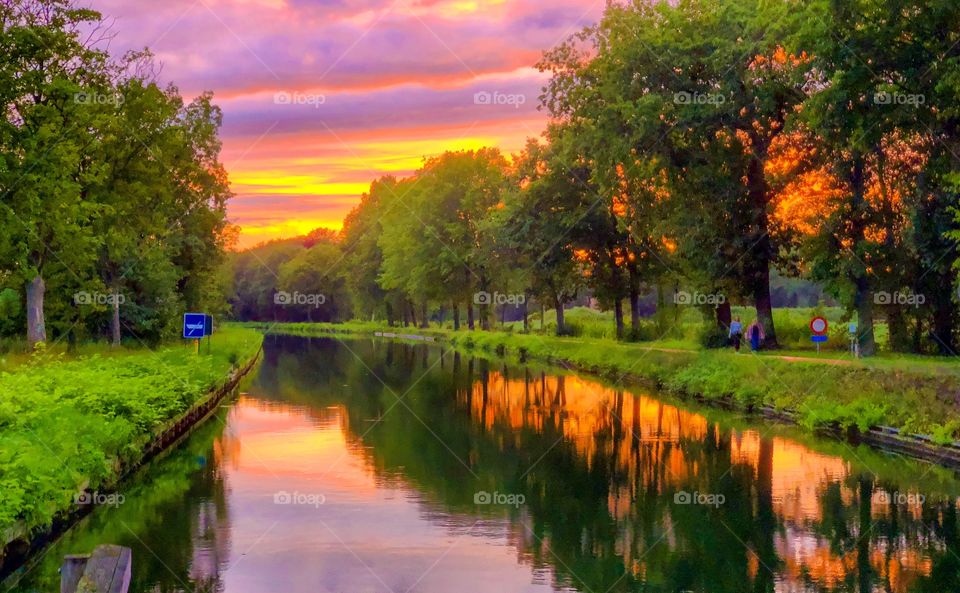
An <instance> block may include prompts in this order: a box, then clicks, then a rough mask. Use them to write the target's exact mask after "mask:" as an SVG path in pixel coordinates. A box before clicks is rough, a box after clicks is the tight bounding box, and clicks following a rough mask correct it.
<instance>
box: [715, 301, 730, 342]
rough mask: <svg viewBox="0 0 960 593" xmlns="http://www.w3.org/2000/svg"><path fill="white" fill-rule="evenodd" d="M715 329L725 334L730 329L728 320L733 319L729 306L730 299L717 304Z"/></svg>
mask: <svg viewBox="0 0 960 593" xmlns="http://www.w3.org/2000/svg"><path fill="white" fill-rule="evenodd" d="M716 311H717V331H718V332H720V333H721V334H723V335H724V336H725V335H727V332H728V331H729V330H730V322H732V321H733V311H732V308H731V307H730V301H727V300H724V301H723V302H722V303H720V304H719V305H717V310H716Z"/></svg>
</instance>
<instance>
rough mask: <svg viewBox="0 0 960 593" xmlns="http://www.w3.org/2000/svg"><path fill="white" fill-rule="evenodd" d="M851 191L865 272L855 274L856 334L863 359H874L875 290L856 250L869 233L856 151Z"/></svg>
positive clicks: (859, 157)
mask: <svg viewBox="0 0 960 593" xmlns="http://www.w3.org/2000/svg"><path fill="white" fill-rule="evenodd" d="M850 161H851V166H850V175H849V181H850V188H851V191H852V193H853V215H852V217H851V218H852V219H853V220H852V221H851V222H852V225H853V233H852V234H853V247H852V249H851V251H852V255H853V256H854V257H855V258H856V259H857V261H858V263H860V265H862V266H863V269H858V270H857V271H855V272H853V273H852V279H853V285H854V289H855V291H856V292H855V295H854V305H855V306H856V308H857V317H858V319H857V332H858V336H857V337H858V342H859V344H860V355H861V356H873V355H874V354H875V353H876V351H877V344H876V340H875V339H874V335H873V290H872V288H871V286H870V278H869V274H870V272H869V271H868V270H867V269H866V266H865V265H864V264H863V263H862V262H861V261H860V256H858V255H857V253H856V249H857V248H858V247H859V246H860V245H861V244H862V243H863V242H864V241H865V238H864V236H865V233H866V224H867V223H866V214H867V213H866V209H867V208H868V206H867V202H866V195H865V192H866V187H865V177H864V169H865V163H864V158H863V155H862V154H860V152H859V151H854V154H853V155H852V156H851V157H850Z"/></svg>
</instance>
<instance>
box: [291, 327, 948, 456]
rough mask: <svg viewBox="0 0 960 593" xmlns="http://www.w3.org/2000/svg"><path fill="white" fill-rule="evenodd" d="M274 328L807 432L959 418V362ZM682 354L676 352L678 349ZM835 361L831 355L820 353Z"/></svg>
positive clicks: (936, 424)
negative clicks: (553, 374) (374, 342)
mask: <svg viewBox="0 0 960 593" xmlns="http://www.w3.org/2000/svg"><path fill="white" fill-rule="evenodd" d="M272 331H274V332H278V333H287V334H294V335H319V334H322V333H326V332H330V331H342V332H358V333H367V334H369V333H372V332H373V331H393V332H397V333H415V334H424V335H433V336H435V337H440V338H444V339H445V340H446V341H447V343H449V344H451V345H452V346H454V347H456V348H459V349H464V350H471V351H477V352H481V353H485V354H487V355H506V356H513V357H520V358H535V359H538V360H543V361H546V362H551V363H556V364H562V365H567V366H570V365H573V366H575V367H576V368H578V369H580V370H583V371H587V372H592V373H596V374H599V375H603V376H606V377H612V378H614V379H618V378H623V377H628V378H630V379H639V378H642V379H648V380H653V381H655V382H657V383H658V384H659V385H661V386H662V387H664V388H666V389H668V390H670V391H672V392H674V393H677V394H681V395H689V396H696V397H699V398H703V399H705V400H708V401H713V402H718V403H719V402H722V403H726V404H731V405H734V406H735V407H738V408H747V409H749V408H756V407H760V406H771V407H773V408H776V409H778V410H783V411H788V412H790V413H793V414H795V415H796V417H797V420H798V422H799V423H800V424H801V425H803V426H805V427H807V428H810V429H813V428H819V427H825V426H839V427H843V428H849V427H857V428H859V429H861V430H865V429H867V428H869V427H871V426H876V425H885V426H892V427H895V428H899V429H902V430H905V431H907V432H912V433H921V434H928V435H932V436H933V437H934V438H935V439H936V440H937V441H939V442H947V441H951V440H955V439H957V438H960V415H958V414H957V402H956V401H955V400H954V397H955V396H954V394H956V393H960V363H957V362H953V361H951V360H949V359H932V360H919V359H917V357H894V356H893V355H891V356H890V357H880V358H871V359H864V360H858V361H852V362H851V364H849V365H842V366H841V365H833V364H825V363H823V362H818V361H817V358H816V357H815V356H810V354H809V353H795V354H803V355H805V356H806V357H807V358H808V359H809V360H801V361H788V360H783V359H781V358H779V357H780V356H781V354H782V353H780V352H776V353H765V354H763V355H754V354H750V353H747V352H744V353H742V354H739V355H738V354H734V353H733V352H732V351H729V350H702V349H695V348H696V347H695V345H691V344H687V346H688V347H689V348H687V349H685V350H687V351H685V352H664V351H660V350H657V349H656V348H669V347H676V346H683V343H682V342H679V343H673V342H670V341H657V342H652V343H625V342H617V341H614V340H611V339H608V338H590V337H563V338H557V337H553V336H546V335H538V334H522V333H516V332H512V331H491V332H482V331H473V332H470V331H466V330H461V331H459V332H454V331H452V330H449V329H438V328H436V327H434V328H430V329H418V328H412V327H411V328H399V329H398V328H386V327H385V326H383V325H379V324H373V323H357V322H351V323H346V324H336V325H334V324H307V323H300V324H282V325H278V326H274V327H273V330H272ZM681 349H683V348H681ZM827 356H829V357H831V358H834V359H835V358H837V354H836V353H831V354H827V353H824V354H821V355H820V358H824V357H827Z"/></svg>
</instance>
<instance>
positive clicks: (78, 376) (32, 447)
mask: <svg viewBox="0 0 960 593" xmlns="http://www.w3.org/2000/svg"><path fill="white" fill-rule="evenodd" d="M260 343H261V336H260V334H259V333H258V332H255V331H253V330H250V329H245V328H240V327H230V328H227V329H224V330H223V331H221V332H218V333H217V334H216V335H215V336H213V340H212V343H211V351H210V353H209V354H208V353H207V352H206V346H205V345H204V346H203V348H202V350H201V352H202V354H200V355H199V356H198V355H197V354H195V353H194V350H193V346H192V345H190V344H187V343H184V344H176V345H171V346H166V347H162V348H160V349H157V350H137V351H136V352H133V353H130V354H126V355H119V356H108V357H104V356H99V355H93V356H89V357H81V358H78V359H72V360H58V359H55V358H54V359H51V358H49V357H39V358H37V359H35V360H33V361H28V362H25V363H23V364H20V365H18V366H17V367H16V369H15V370H14V371H13V372H3V373H0V537H2V538H3V541H0V544H2V543H3V542H6V541H9V540H10V539H11V538H13V537H15V536H16V537H23V536H24V535H25V534H24V533H22V532H23V531H24V530H26V531H27V532H31V531H34V530H43V529H46V528H48V527H49V526H50V525H51V523H52V521H53V520H54V518H55V517H57V516H58V515H60V514H61V513H64V512H69V511H70V510H72V509H74V508H75V506H74V505H75V502H76V501H75V497H76V496H77V495H78V493H80V492H82V491H83V490H84V489H91V490H97V489H98V488H104V489H105V488H109V487H110V486H111V485H113V484H114V483H115V482H116V480H117V478H118V477H119V474H120V472H121V471H122V469H123V468H125V467H129V466H130V465H131V464H135V463H136V462H137V461H138V460H139V459H141V458H142V456H143V454H144V450H145V447H146V445H147V444H148V443H150V442H151V441H152V440H153V439H154V438H155V437H156V435H157V434H158V433H159V432H161V431H162V430H163V429H164V428H165V427H166V426H167V425H168V424H169V423H170V421H171V420H173V419H175V418H177V417H178V416H180V415H181V414H183V413H184V412H186V411H187V410H189V409H190V408H191V406H193V405H194V404H195V403H196V402H197V401H199V400H200V399H201V398H202V397H203V396H204V395H205V394H206V393H208V392H209V391H210V390H212V389H215V388H217V387H219V386H221V385H223V384H225V383H226V382H227V379H228V376H229V375H230V373H231V371H232V370H234V369H236V368H237V367H239V366H240V365H242V364H243V363H245V362H247V361H249V360H250V359H251V358H252V357H253V356H254V355H255V354H256V352H257V350H258V349H259V348H260Z"/></svg>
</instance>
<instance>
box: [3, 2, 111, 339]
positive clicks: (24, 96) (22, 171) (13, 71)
mask: <svg viewBox="0 0 960 593" xmlns="http://www.w3.org/2000/svg"><path fill="white" fill-rule="evenodd" d="M3 17H4V22H3V32H2V41H0V45H2V46H3V48H4V49H5V50H6V51H5V52H4V53H5V56H6V57H5V59H4V61H3V64H4V70H5V73H4V74H3V78H4V79H5V81H6V82H8V83H11V86H10V87H8V88H7V92H6V99H7V102H5V104H4V106H5V110H6V112H5V116H6V117H4V118H3V120H2V122H0V126H2V127H3V132H2V134H0V137H2V138H3V139H4V140H6V142H7V143H6V144H5V147H4V150H3V160H4V165H3V167H2V170H0V187H2V188H3V193H2V194H0V204H2V205H3V209H2V210H3V214H2V215H3V219H2V221H3V228H5V229H7V230H8V232H9V233H10V236H9V239H8V241H9V243H8V245H9V256H10V257H9V258H4V260H5V261H7V262H8V267H9V269H10V270H11V271H12V273H14V274H15V275H16V276H17V277H18V278H19V279H20V280H21V281H22V282H23V285H24V286H25V289H26V300H27V341H28V343H29V344H30V345H31V346H32V345H34V344H37V343H38V342H44V341H46V339H47V330H46V321H45V317H44V297H45V294H46V288H47V287H46V283H45V277H46V276H47V275H49V274H50V273H53V272H54V270H55V269H56V268H60V269H61V270H66V271H67V272H68V273H70V274H72V275H80V274H82V273H84V271H86V270H88V269H89V268H90V266H91V264H92V262H93V261H94V258H95V237H94V233H93V230H92V226H91V225H90V224H89V222H90V220H91V219H92V218H93V217H94V216H96V215H97V214H98V206H97V204H96V203H94V202H91V201H89V200H86V199H85V198H86V196H85V194H84V188H85V186H87V185H88V184H89V183H90V182H91V181H92V180H93V179H95V178H96V177H97V176H98V175H99V174H100V171H98V170H97V168H96V167H95V166H93V163H92V162H91V161H90V159H89V158H87V157H85V155H86V154H88V153H89V151H91V150H92V148H93V146H94V145H95V144H96V142H97V141H98V138H97V137H96V136H95V135H94V134H92V133H91V132H90V130H91V129H95V128H96V127H97V126H98V123H99V122H98V119H99V117H100V116H101V114H102V112H101V111H100V110H91V109H87V104H88V103H89V102H90V100H91V97H90V96H89V95H86V94H85V93H84V92H83V91H84V89H85V88H103V87H105V86H107V82H106V80H107V74H108V65H107V56H106V55H105V54H104V53H103V52H101V51H97V50H94V49H92V48H91V46H90V45H89V42H88V41H87V40H88V39H89V37H82V36H81V30H82V29H83V28H84V27H89V28H96V27H97V25H98V23H99V20H100V15H99V14H98V13H96V12H94V11H92V10H85V9H77V8H74V7H73V4H72V3H71V2H69V1H67V0H37V1H36V2H21V3H15V4H13V5H7V6H6V8H5V10H4V14H3ZM51 213H56V215H55V216H51Z"/></svg>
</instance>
